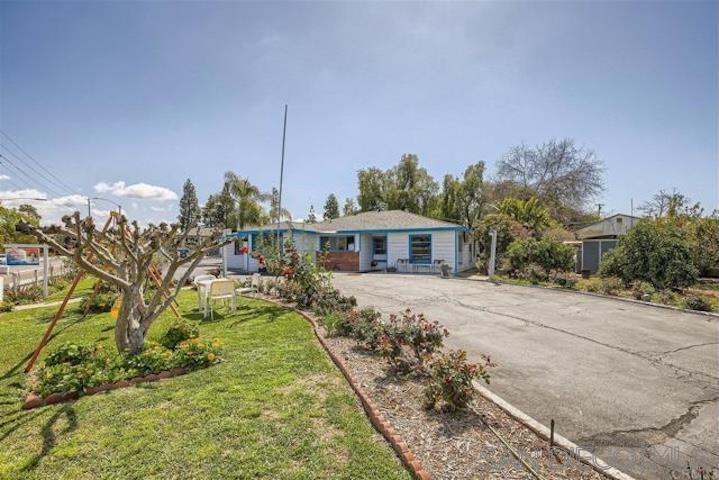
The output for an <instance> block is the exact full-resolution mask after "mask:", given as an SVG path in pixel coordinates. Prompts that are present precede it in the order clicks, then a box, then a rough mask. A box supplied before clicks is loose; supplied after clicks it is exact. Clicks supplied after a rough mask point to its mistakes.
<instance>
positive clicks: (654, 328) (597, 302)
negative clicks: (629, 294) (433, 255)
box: [335, 274, 719, 479]
mask: <svg viewBox="0 0 719 480" xmlns="http://www.w3.org/2000/svg"><path fill="white" fill-rule="evenodd" d="M335 285H336V286H337V287H338V288H339V289H340V290H341V291H342V292H343V293H344V294H347V295H355V296H356V297H357V299H358V301H359V303H360V304H361V305H368V306H374V307H376V308H379V309H380V310H382V311H384V312H396V311H399V310H400V309H404V308H406V307H411V308H413V309H414V310H416V311H419V312H425V313H426V314H427V315H428V316H429V318H431V319H437V320H439V321H440V322H441V323H443V324H444V325H445V326H447V328H448V329H449V330H450V333H451V335H450V337H449V338H448V339H447V343H448V345H449V346H450V347H453V348H463V349H465V350H467V351H468V352H469V353H470V355H471V356H473V357H474V358H478V356H479V354H480V353H487V354H490V355H491V357H492V359H493V361H495V362H497V363H498V366H497V367H496V368H495V369H494V371H493V372H492V373H493V377H492V384H491V385H490V388H491V389H492V390H493V391H494V392H496V393H497V394H499V395H500V396H502V397H504V398H505V399H506V400H507V401H509V402H510V403H512V404H514V405H515V406H517V407H518V408H520V409H522V410H524V411H525V412H526V413H528V414H529V415H531V416H533V417H534V418H535V419H537V420H539V421H540V422H542V423H544V424H545V425H548V424H549V422H550V419H552V418H553V419H554V420H555V422H556V425H557V427H556V428H557V431H558V433H560V434H562V435H564V436H565V437H567V438H569V439H570V440H573V441H575V442H576V443H577V444H579V445H581V446H583V447H585V448H588V449H590V450H591V451H593V452H594V453H596V454H597V455H598V456H600V457H601V458H603V459H604V460H606V461H608V462H610V463H611V464H613V465H614V466H616V467H618V468H620V469H621V470H623V471H625V472H627V473H629V474H631V475H634V476H635V477H637V478H641V479H654V478H671V474H672V472H677V473H678V474H679V476H677V477H676V478H684V477H683V476H682V475H684V474H686V468H687V462H689V463H690V465H691V466H692V467H693V468H695V469H698V468H699V467H700V466H702V467H704V468H705V470H711V469H712V468H717V467H718V466H719V425H718V421H717V419H718V418H719V354H718V353H719V350H718V345H719V319H717V318H712V317H705V316H700V315H695V314H691V313H684V312H678V311H672V310H666V309H661V308H656V307H651V306H645V305H638V304H631V303H627V302H621V301H615V300H610V299H602V298H595V297H590V296H584V295H577V294H573V293H571V292H562V291H552V290H545V289H536V288H528V287H516V286H509V285H494V284H491V283H487V282H477V281H469V280H459V279H450V280H442V279H440V278H438V277H434V276H432V277H430V276H412V275H397V274H336V275H335ZM718 474H719V471H718V472H717V473H716V474H715V475H718ZM694 478H699V476H698V473H695V474H694Z"/></svg>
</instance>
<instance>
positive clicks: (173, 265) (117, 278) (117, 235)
mask: <svg viewBox="0 0 719 480" xmlns="http://www.w3.org/2000/svg"><path fill="white" fill-rule="evenodd" d="M62 222H63V225H64V226H62V227H58V229H56V231H57V230H59V233H61V234H62V235H63V236H64V237H65V240H64V241H63V242H59V241H57V240H56V239H55V238H53V236H51V234H49V233H45V232H44V231H43V230H41V229H40V228H38V227H34V226H32V225H29V224H27V223H25V224H22V225H21V226H19V229H20V230H22V231H24V232H25V233H30V234H32V235H34V236H35V237H37V238H38V239H39V240H40V241H41V242H44V243H47V244H48V245H50V246H51V247H52V248H53V249H54V250H55V251H56V252H58V254H60V255H62V256H64V257H67V258H70V259H72V261H73V262H74V263H75V264H76V265H77V266H78V267H79V268H80V269H81V270H83V271H85V272H87V273H89V274H91V275H93V276H95V277H97V278H99V279H101V280H103V281H105V282H107V283H109V284H111V285H114V286H116V287H117V288H118V289H119V291H120V292H121V295H122V305H121V306H120V311H119V313H118V317H117V323H116V324H115V344H116V345H117V349H118V351H121V352H126V353H128V354H131V355H136V354H138V353H140V352H141V351H142V349H143V346H144V342H145V334H146V333H147V331H148V330H149V328H150V326H151V325H152V323H153V322H154V321H155V320H156V319H157V318H158V317H159V316H160V315H161V314H162V312H164V311H165V310H166V309H167V308H168V307H169V306H170V304H171V303H172V302H173V301H174V299H175V297H176V296H177V294H178V293H179V292H180V289H181V288H182V286H183V285H184V284H185V283H186V282H187V280H188V279H189V278H190V275H192V272H193V271H194V270H195V268H196V267H197V265H198V264H199V263H200V261H201V260H202V258H203V257H204V256H205V254H206V253H207V252H209V251H210V250H213V249H216V248H217V247H219V246H222V245H224V244H226V243H228V242H229V241H230V240H225V239H223V238H221V236H220V234H219V231H218V232H217V235H213V236H210V237H209V238H207V239H205V240H204V241H202V242H201V243H200V244H198V245H195V246H193V247H191V249H190V252H189V253H187V254H186V255H184V256H181V255H180V253H179V249H180V247H186V240H187V235H188V232H189V230H187V229H185V230H184V232H183V231H182V230H181V229H180V227H179V225H178V224H173V225H168V224H166V223H161V224H159V225H153V224H150V225H149V226H148V227H147V228H145V229H141V228H140V227H139V226H138V224H137V222H136V221H135V222H132V224H128V222H127V219H126V218H125V217H124V216H121V217H119V218H118V219H117V221H116V222H114V224H111V226H110V227H109V228H107V229H106V230H104V231H103V230H99V229H97V228H96V227H95V224H94V222H93V220H92V219H91V218H85V219H82V218H81V217H80V213H79V212H75V214H74V215H72V216H65V217H63V219H62ZM154 262H160V263H162V267H163V268H161V269H159V270H160V271H161V279H160V283H161V285H160V287H159V288H158V289H157V290H156V291H155V292H154V293H153V294H152V296H151V297H150V298H149V301H146V299H145V291H144V288H145V283H146V280H147V278H148V275H149V271H150V268H151V267H152V265H153V263H154ZM180 267H186V270H185V271H184V273H182V275H181V276H180V278H179V279H178V281H177V282H176V284H173V280H174V277H175V274H177V272H178V270H179V269H180Z"/></svg>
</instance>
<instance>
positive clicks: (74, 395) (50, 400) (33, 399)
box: [22, 367, 191, 410]
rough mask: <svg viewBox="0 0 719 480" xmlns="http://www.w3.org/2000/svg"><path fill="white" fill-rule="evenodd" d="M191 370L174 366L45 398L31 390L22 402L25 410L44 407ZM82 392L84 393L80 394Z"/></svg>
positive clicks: (174, 375)
mask: <svg viewBox="0 0 719 480" xmlns="http://www.w3.org/2000/svg"><path fill="white" fill-rule="evenodd" d="M190 371H191V370H190V369H189V368H186V367H180V368H172V369H170V370H163V371H162V372H158V373H148V374H147V375H143V376H142V377H134V378H130V379H127V380H120V381H117V382H113V383H103V384H102V385H98V386H96V387H89V388H88V389H87V390H85V391H84V392H79V391H73V392H63V393H51V394H50V395H48V396H47V397H45V398H42V397H41V396H39V395H38V394H36V393H35V392H31V393H30V394H29V395H28V396H27V397H25V401H24V403H23V404H22V409H23V410H30V409H33V408H38V407H44V406H46V405H52V404H54V403H63V402H69V401H71V400H77V399H78V398H80V397H81V396H83V397H85V396H88V395H95V394H96V393H101V392H108V391H110V390H117V389H118V388H125V387H130V386H132V385H138V384H140V383H148V382H157V381H160V380H165V379H167V378H172V377H178V376H180V375H184V374H186V373H189V372H190ZM80 393H82V395H80Z"/></svg>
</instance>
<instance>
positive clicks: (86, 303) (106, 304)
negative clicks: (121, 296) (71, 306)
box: [79, 292, 117, 313]
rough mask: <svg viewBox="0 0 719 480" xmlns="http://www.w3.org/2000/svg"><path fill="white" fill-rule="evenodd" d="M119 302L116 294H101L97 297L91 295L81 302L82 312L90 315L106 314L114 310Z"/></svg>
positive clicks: (96, 295) (83, 298)
mask: <svg viewBox="0 0 719 480" xmlns="http://www.w3.org/2000/svg"><path fill="white" fill-rule="evenodd" d="M116 301H117V294H116V293H114V292H107V293H106V292H99V293H97V294H95V295H93V294H89V295H86V296H84V297H82V300H80V306H79V308H80V310H81V311H83V312H89V313H104V312H109V311H110V310H112V306H113V305H115V302H116Z"/></svg>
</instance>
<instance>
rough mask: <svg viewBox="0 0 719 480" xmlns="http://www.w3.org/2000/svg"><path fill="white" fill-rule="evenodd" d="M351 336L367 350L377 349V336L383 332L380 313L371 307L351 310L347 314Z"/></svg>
mask: <svg viewBox="0 0 719 480" xmlns="http://www.w3.org/2000/svg"><path fill="white" fill-rule="evenodd" d="M348 318H349V322H350V324H351V325H352V333H351V335H352V337H353V338H354V339H355V340H357V341H358V342H359V343H361V344H363V346H364V347H365V348H367V349H369V350H373V351H376V350H378V349H379V337H380V336H381V335H382V334H383V333H384V326H383V323H382V320H381V318H382V314H381V313H380V312H378V311H376V310H375V309H373V308H363V309H362V310H360V311H359V312H357V311H356V310H352V311H351V312H350V313H349V314H348Z"/></svg>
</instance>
